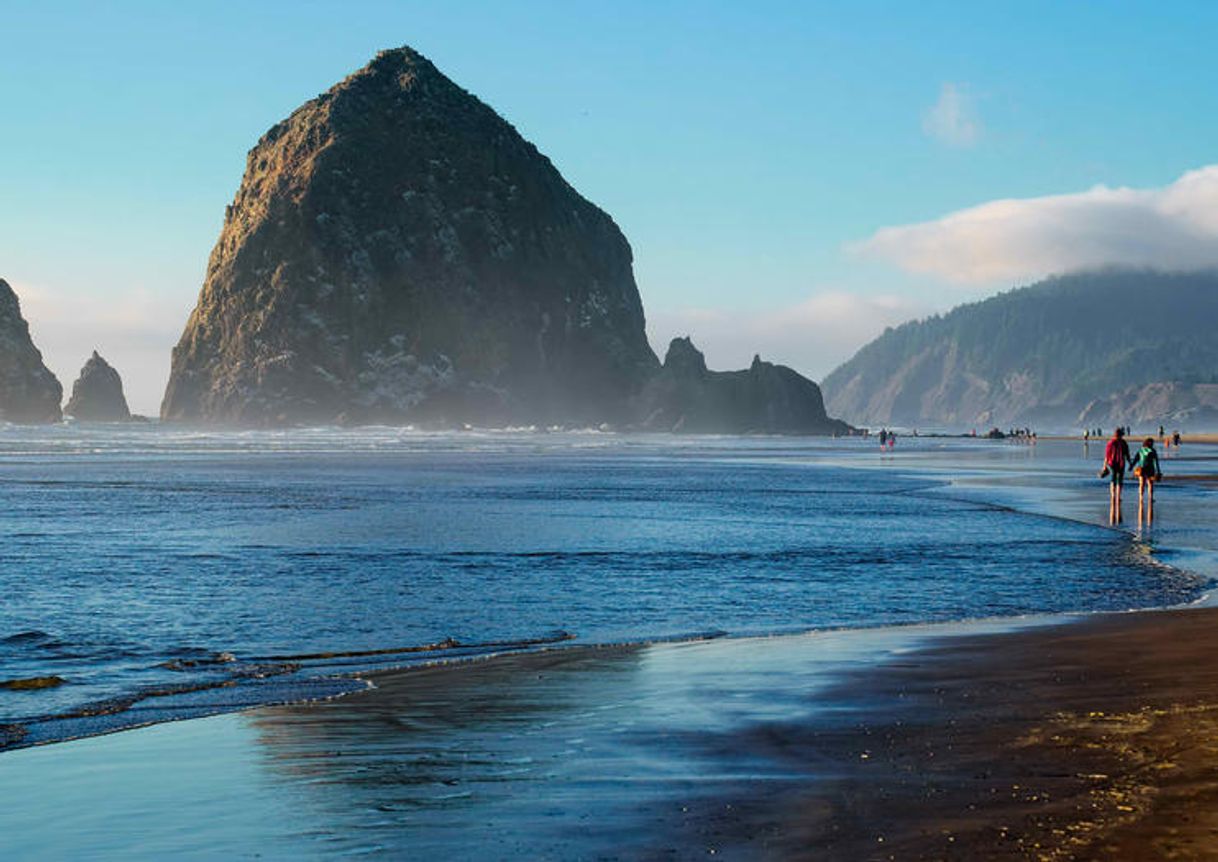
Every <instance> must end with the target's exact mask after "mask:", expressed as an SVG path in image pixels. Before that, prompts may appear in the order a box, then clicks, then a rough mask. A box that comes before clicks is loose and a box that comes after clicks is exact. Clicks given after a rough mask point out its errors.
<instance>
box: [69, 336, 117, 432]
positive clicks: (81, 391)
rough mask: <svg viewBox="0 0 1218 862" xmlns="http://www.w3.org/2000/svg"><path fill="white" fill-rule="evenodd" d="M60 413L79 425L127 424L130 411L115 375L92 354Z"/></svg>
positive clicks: (110, 368) (101, 360) (99, 358)
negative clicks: (95, 423)
mask: <svg viewBox="0 0 1218 862" xmlns="http://www.w3.org/2000/svg"><path fill="white" fill-rule="evenodd" d="M64 413H66V414H68V415H69V416H71V417H72V418H74V419H79V420H81V421H83V422H127V421H129V420H130V419H131V411H130V410H128V409H127V399H126V397H125V396H124V395H123V381H122V378H120V377H119V376H118V372H117V371H115V370H114V368H113V367H112V366H111V365H110V363H108V362H106V360H104V359H102V358H101V356H100V355H98V352H97V351H96V350H94V351H93V355H92V356H91V357H89V361H88V362H86V363H85V367H84V368H82V369H81V370H80V377H78V378H76V382H75V383H73V384H72V397H71V398H70V399H68V404H67V406H66V407H64Z"/></svg>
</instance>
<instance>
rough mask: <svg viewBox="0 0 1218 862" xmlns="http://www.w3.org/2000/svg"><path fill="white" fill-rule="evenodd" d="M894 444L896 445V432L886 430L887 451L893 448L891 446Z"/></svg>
mask: <svg viewBox="0 0 1218 862" xmlns="http://www.w3.org/2000/svg"><path fill="white" fill-rule="evenodd" d="M896 445H897V432H896V431H889V432H888V451H889V452H891V451H892V450H893V447H895V446H896Z"/></svg>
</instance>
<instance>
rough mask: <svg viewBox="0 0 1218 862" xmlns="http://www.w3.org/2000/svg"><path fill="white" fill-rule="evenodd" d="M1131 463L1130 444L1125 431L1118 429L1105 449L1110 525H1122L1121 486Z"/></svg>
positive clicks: (1104, 472)
mask: <svg viewBox="0 0 1218 862" xmlns="http://www.w3.org/2000/svg"><path fill="white" fill-rule="evenodd" d="M1128 463H1129V444H1128V443H1126V442H1125V430H1124V429H1123V428H1117V430H1116V431H1114V432H1113V434H1112V438H1111V439H1110V440H1109V441H1108V445H1107V446H1105V447H1104V470H1103V472H1101V473H1100V475H1101V476H1108V477H1109V482H1110V485H1109V487H1108V523H1110V524H1119V523H1121V520H1122V519H1121V484H1122V483H1123V482H1124V481H1125V465H1126V464H1128Z"/></svg>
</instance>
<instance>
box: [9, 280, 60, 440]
mask: <svg viewBox="0 0 1218 862" xmlns="http://www.w3.org/2000/svg"><path fill="white" fill-rule="evenodd" d="M62 399H63V387H62V386H60V384H59V381H58V380H56V379H55V375H54V374H52V373H51V372H50V370H49V369H48V368H47V367H46V366H45V365H43V364H42V354H41V353H39V352H38V348H37V347H35V346H34V342H33V341H32V340H30V327H29V324H27V323H26V322H25V318H23V317H22V316H21V306H20V304H19V303H18V302H17V294H15V293H14V292H13V289H12V288H11V287H9V285H8V282H6V281H4V280H3V279H0V420H3V421H5V422H17V423H42V422H58V421H60V419H61V418H62V416H61V414H60V409H59V404H60V401H62Z"/></svg>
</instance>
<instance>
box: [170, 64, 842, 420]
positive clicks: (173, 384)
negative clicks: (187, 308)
mask: <svg viewBox="0 0 1218 862" xmlns="http://www.w3.org/2000/svg"><path fill="white" fill-rule="evenodd" d="M660 373H661V368H660V363H659V361H658V360H657V358H656V356H655V354H654V353H653V351H652V349H651V347H650V345H649V344H648V341H647V337H646V334H645V332H644V317H643V306H642V302H641V301H640V298H639V291H638V288H637V287H636V285H635V280H634V274H633V269H632V253H631V250H630V245H629V243H628V242H627V241H626V238H625V236H623V234H622V232H621V231H620V230H619V229H618V226H617V225H616V224H615V223H614V221H613V219H612V218H610V217H609V216H608V215H607V214H606V213H605V212H603V211H602V210H600V209H599V208H597V207H596V206H594V205H593V204H591V203H589V202H588V201H587V200H585V199H584V198H583V197H581V196H580V195H579V193H578V192H576V191H575V190H574V189H573V188H572V187H571V186H570V185H568V184H567V182H566V181H565V180H564V179H563V177H562V176H561V175H560V174H559V172H558V171H557V169H556V168H555V167H554V165H553V164H551V163H550V160H549V159H547V158H546V157H545V156H544V155H542V154H541V153H540V152H538V150H537V148H536V147H534V146H533V145H532V144H531V143H529V142H528V141H526V140H525V139H524V138H522V137H521V136H520V134H519V133H518V132H517V131H516V130H515V129H514V128H513V127H512V126H511V125H510V124H509V123H508V122H506V121H505V120H504V119H503V118H501V117H500V116H499V115H498V114H497V113H495V111H494V110H492V109H491V108H490V107H488V106H487V105H485V104H483V103H482V102H481V101H479V100H478V99H477V98H475V97H474V96H473V95H471V94H470V93H468V92H466V91H465V90H463V89H462V88H460V87H459V86H457V85H456V84H454V83H453V82H452V81H450V80H449V79H448V78H446V77H445V76H444V75H443V74H441V73H440V72H439V71H438V70H437V69H436V68H435V66H433V65H432V64H431V63H430V62H429V61H428V60H427V59H425V58H424V57H422V56H421V55H419V54H418V53H416V52H415V51H413V50H411V49H410V48H400V49H396V50H392V51H385V52H382V53H381V54H379V55H377V57H376V58H375V59H374V60H373V61H372V62H371V63H370V64H369V65H368V66H366V67H365V68H363V69H361V70H359V71H358V72H356V73H355V74H353V75H351V76H350V77H348V78H347V79H346V80H344V81H342V82H341V83H339V84H337V85H336V86H334V87H333V88H331V89H330V90H329V91H327V92H325V93H323V94H322V95H320V96H318V97H317V98H316V99H313V100H312V101H310V102H307V103H305V104H304V105H303V106H302V107H300V108H299V109H297V110H296V111H295V112H294V113H293V114H292V115H291V116H290V117H289V118H288V119H287V120H284V121H283V122H281V123H279V124H278V125H276V126H274V127H273V128H272V129H271V130H270V131H268V132H267V133H266V134H265V135H264V136H263V137H262V139H261V140H260V141H259V142H258V144H257V145H256V146H255V147H254V149H253V150H252V151H251V152H250V153H249V157H248V160H247V165H246V170H245V176H244V178H243V180H242V182H241V186H240V188H239V190H238V191H237V195H236V197H235V199H234V200H233V203H232V205H231V206H230V207H229V208H228V210H227V212H226V214H225V220H224V228H223V230H222V232H221V234H220V239H219V241H218V242H217V243H216V246H215V249H214V250H213V251H212V255H211V258H210V261H209V263H208V268H207V275H206V278H205V281H204V284H203V288H202V291H201V293H200V295H199V300H198V304H197V306H196V308H195V310H194V312H193V313H192V314H191V316H190V319H189V320H188V322H187V324H186V328H185V331H184V332H183V334H182V337H181V340H180V341H179V343H178V345H177V347H176V348H175V349H174V352H173V361H172V370H171V374H170V380H169V385H168V387H167V389H166V392H165V398H164V401H163V403H162V407H161V415H162V418H164V419H166V420H170V421H182V422H193V423H204V424H227V425H245V426H263V425H285V424H317V423H333V422H338V423H374V422H377V423H390V424H404V423H418V424H424V425H451V424H456V423H470V424H475V425H489V426H503V425H509V424H538V425H540V424H547V425H549V424H559V425H568V426H573V425H579V426H588V425H600V424H603V423H608V424H610V425H612V426H614V427H635V426H637V425H639V424H640V423H641V422H642V421H643V420H644V419H645V418H646V415H645V414H646V413H647V411H648V410H650V412H651V413H654V411H655V406H656V405H655V403H654V402H655V399H656V397H658V396H657V395H656V394H655V393H654V392H652V393H650V394H649V396H648V397H647V398H646V399H644V398H643V390H644V389H645V388H647V387H648V385H649V383H650V382H651V381H652V380H653V378H655V377H656V375H657V374H660ZM792 373H793V372H792ZM807 382H808V385H809V386H811V388H812V389H813V390H815V385H814V384H811V382H810V381H807ZM819 398H820V396H819V391H817V392H816V399H815V400H816V402H817V403H818V404H819ZM644 401H646V403H644ZM822 412H823V411H822ZM820 418H821V419H822V420H823V419H824V417H823V415H822V416H821V417H820ZM822 424H823V423H822ZM819 428H820V425H818V426H817V428H815V429H813V428H807V429H804V430H805V431H808V432H811V433H820V432H819Z"/></svg>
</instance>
